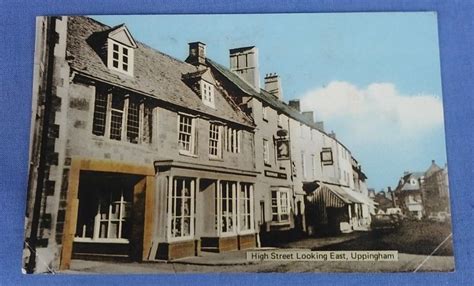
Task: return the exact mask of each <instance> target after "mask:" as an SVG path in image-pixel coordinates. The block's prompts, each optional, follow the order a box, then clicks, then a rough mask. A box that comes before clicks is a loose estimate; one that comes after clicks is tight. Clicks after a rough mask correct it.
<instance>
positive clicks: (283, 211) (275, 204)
mask: <svg viewBox="0 0 474 286" xmlns="http://www.w3.org/2000/svg"><path fill="white" fill-rule="evenodd" d="M289 219H290V200H289V192H288V191H287V190H284V191H282V190H279V191H272V221H275V222H288V221H289Z"/></svg>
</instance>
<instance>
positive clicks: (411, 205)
mask: <svg viewBox="0 0 474 286" xmlns="http://www.w3.org/2000/svg"><path fill="white" fill-rule="evenodd" d="M394 194H395V204H396V205H397V206H398V207H400V208H401V210H402V211H403V213H405V214H406V215H408V216H412V217H414V218H416V219H422V218H423V217H425V216H429V215H430V214H431V213H436V212H448V213H449V212H450V205H449V181H448V168H447V166H445V167H444V168H441V167H439V166H438V165H437V164H436V162H435V161H434V160H433V161H432V162H431V165H430V166H429V167H428V169H427V170H426V171H425V172H405V174H404V175H403V177H401V178H400V180H399V182H398V186H397V188H396V189H395V192H394Z"/></svg>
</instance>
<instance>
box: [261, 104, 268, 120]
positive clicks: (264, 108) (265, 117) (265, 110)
mask: <svg viewBox="0 0 474 286" xmlns="http://www.w3.org/2000/svg"><path fill="white" fill-rule="evenodd" d="M262 118H263V120H265V121H268V106H266V105H262Z"/></svg>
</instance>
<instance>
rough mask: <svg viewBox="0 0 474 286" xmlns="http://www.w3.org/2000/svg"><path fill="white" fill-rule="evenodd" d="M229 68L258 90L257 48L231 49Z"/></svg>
mask: <svg viewBox="0 0 474 286" xmlns="http://www.w3.org/2000/svg"><path fill="white" fill-rule="evenodd" d="M229 56H230V70H231V71H232V72H234V73H236V74H238V75H239V76H240V77H241V78H242V79H243V80H245V81H246V82H247V83H248V84H250V85H251V86H252V87H253V88H254V89H255V90H256V91H257V92H260V73H259V70H258V49H257V48H256V47H254V46H252V47H243V48H236V49H231V50H230V51H229Z"/></svg>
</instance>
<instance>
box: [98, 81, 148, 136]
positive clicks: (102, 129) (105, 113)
mask: <svg viewBox="0 0 474 286" xmlns="http://www.w3.org/2000/svg"><path fill="white" fill-rule="evenodd" d="M114 103H115V105H114ZM133 105H135V108H136V116H135V118H134V120H135V122H136V124H135V125H136V126H135V127H134V128H135V129H137V130H136V131H135V132H136V133H137V134H136V136H135V137H134V138H135V139H134V140H132V138H131V137H130V136H129V135H130V129H131V121H130V120H131V117H130V112H131V110H130V108H132V106H133ZM145 113H146V115H147V117H148V118H147V123H146V124H148V126H147V130H146V132H145ZM153 113H154V112H153V107H152V106H151V105H150V104H146V103H145V102H144V100H143V98H141V97H140V96H138V95H136V94H133V93H127V92H125V91H122V90H118V89H115V90H114V89H113V88H107V87H104V86H96V92H95V95H94V112H93V114H92V134H93V135H94V136H97V137H104V138H107V139H108V140H114V141H118V142H127V143H131V144H137V145H139V144H150V143H151V142H152V137H153V134H152V130H153V125H154V121H153V118H154V115H153ZM114 116H115V117H117V116H118V117H119V118H118V120H116V121H114V120H113V119H114ZM114 124H115V125H118V126H115V127H114V126H113V125H114ZM113 128H118V129H119V131H118V132H116V133H114V132H113V130H114V129H113ZM146 133H148V135H147V136H146V137H147V138H146V139H145V138H144V137H145V134H146Z"/></svg>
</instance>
